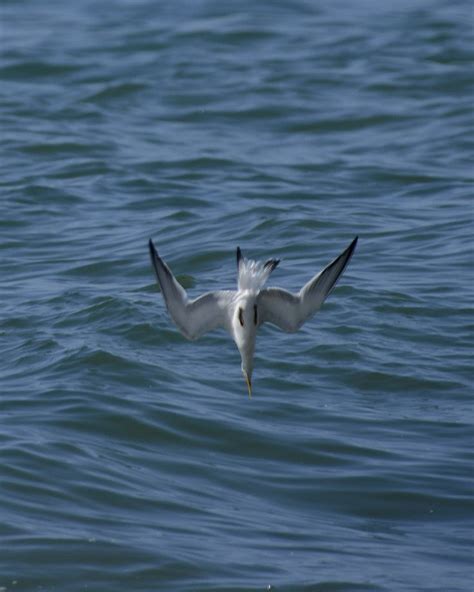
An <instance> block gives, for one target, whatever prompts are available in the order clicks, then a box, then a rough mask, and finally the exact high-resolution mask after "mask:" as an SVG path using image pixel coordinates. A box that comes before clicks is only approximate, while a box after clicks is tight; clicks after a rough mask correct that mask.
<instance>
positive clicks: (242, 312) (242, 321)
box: [239, 308, 244, 327]
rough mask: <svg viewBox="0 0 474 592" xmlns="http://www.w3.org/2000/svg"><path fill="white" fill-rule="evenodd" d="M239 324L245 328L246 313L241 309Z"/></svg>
mask: <svg viewBox="0 0 474 592" xmlns="http://www.w3.org/2000/svg"><path fill="white" fill-rule="evenodd" d="M239 322H240V324H241V325H242V327H243V326H244V311H243V310H242V309H241V308H239Z"/></svg>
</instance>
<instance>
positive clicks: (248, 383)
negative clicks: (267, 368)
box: [244, 372, 252, 399]
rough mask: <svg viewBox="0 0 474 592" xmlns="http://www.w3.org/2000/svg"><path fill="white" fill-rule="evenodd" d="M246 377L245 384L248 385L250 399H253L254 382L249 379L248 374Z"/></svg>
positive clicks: (245, 374) (245, 373)
mask: <svg viewBox="0 0 474 592" xmlns="http://www.w3.org/2000/svg"><path fill="white" fill-rule="evenodd" d="M244 376H245V382H246V383H247V388H248V390H249V399H251V398H252V381H251V380H250V378H249V377H248V374H247V372H244Z"/></svg>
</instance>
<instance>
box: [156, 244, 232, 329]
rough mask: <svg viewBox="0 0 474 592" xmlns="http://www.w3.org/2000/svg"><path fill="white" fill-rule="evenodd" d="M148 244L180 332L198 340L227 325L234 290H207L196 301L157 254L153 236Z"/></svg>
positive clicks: (167, 303) (157, 274) (159, 282)
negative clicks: (205, 334) (189, 297)
mask: <svg viewBox="0 0 474 592" xmlns="http://www.w3.org/2000/svg"><path fill="white" fill-rule="evenodd" d="M148 246H149V248H150V257H151V262H152V264H153V268H154V270H155V273H156V278H157V280H158V284H159V285H160V288H161V292H162V293H163V297H164V299H165V303H166V308H167V309H168V312H169V313H170V316H171V318H172V319H173V321H174V322H175V324H176V326H177V327H178V329H179V330H180V331H181V333H182V334H183V335H184V336H185V337H187V338H188V339H197V338H198V337H200V336H201V335H203V334H204V333H207V332H208V331H212V330H213V329H216V328H217V327H223V326H226V323H227V318H228V315H227V312H226V311H227V309H228V304H229V302H230V300H231V298H232V292H227V291H221V292H208V293H207V294H203V295H202V296H200V297H199V298H196V300H188V295H187V294H186V291H185V290H184V288H183V287H182V286H180V284H179V283H178V282H177V281H176V278H175V277H174V275H173V273H172V271H171V269H170V268H169V267H168V266H167V265H166V263H165V262H164V261H163V259H162V258H161V257H160V256H159V255H158V252H157V251H156V249H155V245H154V244H153V241H152V240H151V239H150V241H149V243H148Z"/></svg>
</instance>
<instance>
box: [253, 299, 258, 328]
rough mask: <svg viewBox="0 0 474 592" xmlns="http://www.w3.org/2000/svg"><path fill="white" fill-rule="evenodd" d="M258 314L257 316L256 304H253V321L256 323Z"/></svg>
mask: <svg viewBox="0 0 474 592" xmlns="http://www.w3.org/2000/svg"><path fill="white" fill-rule="evenodd" d="M257 320H258V316H257V305H256V304H254V305H253V322H254V323H255V324H257Z"/></svg>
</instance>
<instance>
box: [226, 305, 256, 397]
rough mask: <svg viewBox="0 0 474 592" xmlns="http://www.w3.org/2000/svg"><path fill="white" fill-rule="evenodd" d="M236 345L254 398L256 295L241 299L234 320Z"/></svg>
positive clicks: (250, 393) (248, 386) (250, 392)
mask: <svg viewBox="0 0 474 592" xmlns="http://www.w3.org/2000/svg"><path fill="white" fill-rule="evenodd" d="M232 326H233V329H234V331H233V333H234V339H235V343H236V345H237V347H238V349H239V352H240V357H241V358H242V373H243V375H244V378H245V381H246V383H247V388H248V391H249V397H251V396H252V371H253V355H254V352H255V339H256V336H257V326H258V307H257V298H256V295H255V294H248V295H243V296H242V297H241V298H239V300H238V302H237V305H236V307H235V310H234V316H233V319H232Z"/></svg>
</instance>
